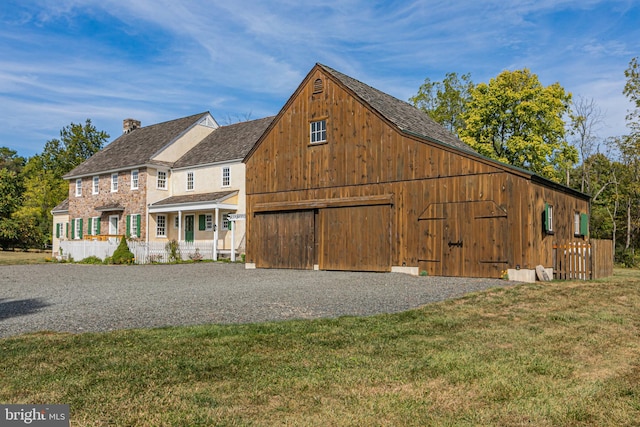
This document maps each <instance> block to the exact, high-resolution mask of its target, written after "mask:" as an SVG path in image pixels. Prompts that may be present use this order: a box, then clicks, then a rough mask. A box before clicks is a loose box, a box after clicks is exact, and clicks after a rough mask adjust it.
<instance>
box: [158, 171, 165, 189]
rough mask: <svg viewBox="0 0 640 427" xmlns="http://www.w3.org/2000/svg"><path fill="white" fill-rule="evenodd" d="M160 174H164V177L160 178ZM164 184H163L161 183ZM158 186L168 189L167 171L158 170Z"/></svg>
mask: <svg viewBox="0 0 640 427" xmlns="http://www.w3.org/2000/svg"><path fill="white" fill-rule="evenodd" d="M160 174H162V176H163V178H160ZM161 183H162V184H163V185H162V186H161V185H160V184H161ZM156 188H157V189H158V190H166V189H167V171H158V173H157V175H156Z"/></svg>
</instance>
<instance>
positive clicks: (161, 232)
mask: <svg viewBox="0 0 640 427" xmlns="http://www.w3.org/2000/svg"><path fill="white" fill-rule="evenodd" d="M156 237H167V217H166V216H164V215H158V216H157V217H156Z"/></svg>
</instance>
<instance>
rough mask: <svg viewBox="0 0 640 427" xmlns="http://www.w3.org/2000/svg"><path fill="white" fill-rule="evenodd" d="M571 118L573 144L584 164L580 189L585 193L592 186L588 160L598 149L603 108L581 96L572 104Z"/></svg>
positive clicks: (570, 128)
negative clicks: (598, 132) (590, 184)
mask: <svg viewBox="0 0 640 427" xmlns="http://www.w3.org/2000/svg"><path fill="white" fill-rule="evenodd" d="M569 118H570V120H571V122H570V124H569V133H570V134H571V136H572V142H573V146H574V147H576V149H577V150H578V153H579V155H580V163H581V165H582V167H581V168H580V170H581V175H580V187H579V189H580V191H582V192H583V193H584V192H585V191H590V188H588V184H589V183H590V179H589V173H590V170H589V164H588V163H586V160H587V159H588V158H589V157H590V156H591V155H592V154H593V152H594V150H595V149H596V144H597V142H598V135H597V133H596V132H597V130H598V127H599V126H600V125H601V124H602V110H600V108H598V106H597V105H596V103H595V101H594V100H593V99H586V98H583V97H580V96H579V97H578V99H577V100H576V101H575V102H574V103H573V105H572V108H571V112H570V113H569ZM567 185H568V184H567Z"/></svg>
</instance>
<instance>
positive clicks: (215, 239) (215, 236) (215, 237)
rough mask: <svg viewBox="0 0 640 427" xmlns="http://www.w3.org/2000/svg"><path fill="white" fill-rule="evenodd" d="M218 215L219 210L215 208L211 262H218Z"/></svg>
mask: <svg viewBox="0 0 640 427" xmlns="http://www.w3.org/2000/svg"><path fill="white" fill-rule="evenodd" d="M219 214H220V208H217V207H216V222H215V224H214V226H213V260H214V261H217V260H218V215H219Z"/></svg>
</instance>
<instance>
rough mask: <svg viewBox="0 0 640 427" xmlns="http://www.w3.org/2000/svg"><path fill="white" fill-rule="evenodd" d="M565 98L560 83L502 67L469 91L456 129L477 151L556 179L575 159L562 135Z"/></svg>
mask: <svg viewBox="0 0 640 427" xmlns="http://www.w3.org/2000/svg"><path fill="white" fill-rule="evenodd" d="M570 101H571V94H568V93H566V92H565V90H564V89H563V88H562V87H561V86H560V84H558V83H554V84H552V85H550V86H547V87H544V86H542V84H541V83H540V81H539V80H538V76H537V75H535V74H532V73H531V72H530V71H529V70H528V69H523V70H516V71H504V72H502V73H500V74H499V75H498V76H497V77H496V78H494V79H491V80H490V82H489V83H488V84H486V83H480V84H479V85H477V86H476V87H475V88H474V89H473V90H472V91H471V99H470V101H469V102H468V104H467V108H466V111H465V113H464V114H463V115H462V119H463V120H464V122H465V127H464V128H463V129H461V130H460V131H459V135H460V138H461V139H462V140H463V141H464V142H466V143H467V144H469V145H470V146H471V147H473V148H474V149H475V150H476V151H478V152H479V153H480V154H483V155H485V156H488V157H491V158H494V159H497V160H500V161H502V162H505V163H508V164H511V165H514V166H518V167H522V168H526V169H529V170H531V171H533V172H535V173H537V174H539V175H542V176H544V177H547V178H549V179H553V180H555V181H561V180H562V177H563V176H564V173H565V171H566V170H567V169H568V168H570V167H571V166H572V164H574V163H575V162H577V160H578V155H577V151H576V150H575V148H573V147H570V146H569V144H568V143H567V142H566V141H565V122H564V120H563V116H564V115H565V114H567V113H568V112H569V108H570ZM558 162H560V163H558Z"/></svg>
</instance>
